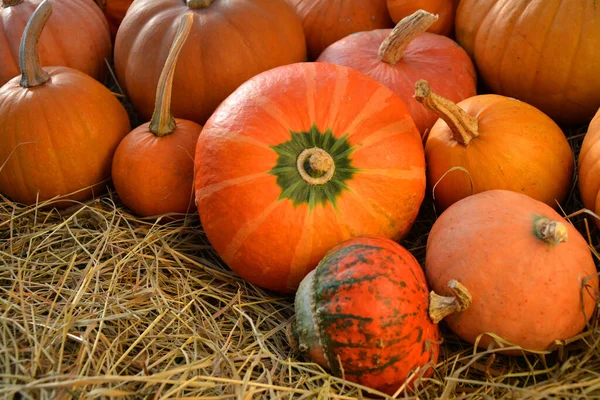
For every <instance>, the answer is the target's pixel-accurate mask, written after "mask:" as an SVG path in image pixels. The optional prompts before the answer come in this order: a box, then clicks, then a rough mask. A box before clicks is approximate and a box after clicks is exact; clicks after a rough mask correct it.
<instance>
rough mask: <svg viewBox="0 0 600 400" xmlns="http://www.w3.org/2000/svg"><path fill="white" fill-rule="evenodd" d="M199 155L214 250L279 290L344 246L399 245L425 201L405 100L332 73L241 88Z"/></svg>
mask: <svg viewBox="0 0 600 400" xmlns="http://www.w3.org/2000/svg"><path fill="white" fill-rule="evenodd" d="M195 157H196V158H195V163H196V178H195V189H196V201H197V204H198V212H199V213H200V220H201V221H202V227H203V229H204V231H205V233H206V235H207V237H208V239H209V241H210V242H211V244H212V245H213V247H214V248H215V250H216V251H217V253H218V254H219V255H220V256H221V258H222V259H223V260H224V261H225V263H227V265H229V267H231V269H232V270H233V271H234V272H236V273H237V274H238V275H240V276H241V277H242V278H244V279H246V280H248V281H250V282H252V283H254V284H256V285H258V286H261V287H264V288H268V289H272V290H276V291H280V292H294V291H295V290H296V289H297V287H298V284H299V283H300V281H301V280H302V278H304V276H305V275H306V274H307V273H308V272H309V271H310V270H312V269H314V268H315V267H316V265H317V263H318V262H319V260H320V259H321V258H322V257H323V255H324V254H325V253H326V252H327V250H329V249H330V248H332V247H333V246H335V245H337V244H338V243H340V242H342V241H344V240H346V239H349V238H351V237H354V236H358V235H363V234H370V235H377V236H383V237H388V238H393V239H400V238H401V237H403V236H404V235H405V234H406V233H407V232H408V230H409V229H410V227H411V226H412V224H413V222H414V220H415V218H416V216H417V214H418V212H419V207H420V205H421V203H422V201H423V197H424V195H425V157H424V154H423V145H422V142H421V139H420V137H419V132H418V131H417V128H416V127H415V124H414V122H413V120H412V118H411V117H410V114H409V113H408V111H407V110H406V107H405V106H404V103H403V102H402V100H401V99H400V98H399V97H398V96H397V95H396V94H394V92H392V91H391V90H390V89H388V88H386V87H385V86H383V85H382V84H381V83H379V82H377V81H376V80H374V79H372V78H370V77H368V76H366V75H364V74H362V73H360V72H358V71H356V70H353V69H350V68H347V67H343V66H339V65H334V64H330V63H297V64H291V65H287V66H282V67H278V68H274V69H271V70H269V71H266V72H264V73H262V74H259V75H257V76H255V77H254V78H252V79H250V80H249V81H247V82H246V83H244V84H243V85H242V86H240V87H239V88H238V89H237V90H236V91H235V92H234V93H233V94H232V95H231V96H229V97H228V98H227V99H226V100H225V101H224V102H223V103H221V105H220V106H219V108H218V109H217V110H216V111H215V113H214V114H213V115H212V116H211V118H210V119H209V120H208V121H207V123H206V125H205V126H204V129H203V131H202V134H201V135H200V137H199V139H198V146H197V148H196V156H195Z"/></svg>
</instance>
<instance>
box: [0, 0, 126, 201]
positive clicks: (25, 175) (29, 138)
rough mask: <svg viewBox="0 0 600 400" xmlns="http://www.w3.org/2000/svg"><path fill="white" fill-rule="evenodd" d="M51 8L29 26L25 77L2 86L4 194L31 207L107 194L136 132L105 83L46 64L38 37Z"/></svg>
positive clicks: (0, 172) (0, 173)
mask: <svg viewBox="0 0 600 400" xmlns="http://www.w3.org/2000/svg"><path fill="white" fill-rule="evenodd" d="M50 4H51V3H49V2H48V0H45V1H43V2H42V3H40V5H39V7H38V8H37V9H36V11H35V12H34V13H33V14H32V16H31V18H30V22H29V23H28V25H27V27H26V28H25V33H24V35H23V41H22V44H21V48H22V50H23V51H22V52H21V56H20V57H21V61H20V64H21V70H22V74H21V75H20V76H17V77H15V78H13V79H11V80H10V81H9V82H8V83H6V84H5V85H4V86H2V87H1V88H0V121H2V122H1V123H0V166H1V168H0V192H2V193H3V194H5V195H6V196H8V197H10V198H11V199H13V200H15V201H18V202H21V203H25V204H35V203H36V202H37V201H40V202H41V201H44V200H48V199H51V198H54V197H55V196H65V198H68V199H72V200H85V199H87V198H89V197H91V196H92V195H93V194H98V193H99V192H102V191H104V190H105V189H106V183H107V182H106V181H107V180H108V179H110V167H111V161H112V156H113V153H114V151H115V149H116V148H117V145H118V144H119V141H120V140H121V139H122V138H123V137H124V136H125V135H126V134H127V132H129V129H130V127H129V119H128V117H127V112H126V111H125V108H123V106H122V105H121V103H120V102H119V101H118V100H117V99H116V98H115V96H113V94H112V93H111V92H110V90H108V89H107V88H106V87H105V86H103V85H102V84H100V83H99V82H98V81H96V80H95V79H93V78H91V77H90V76H88V75H86V74H84V73H83V72H80V71H77V70H75V69H71V68H68V67H45V68H42V67H41V66H40V63H39V59H38V55H37V39H39V36H40V34H41V32H42V29H43V26H44V24H45V22H46V21H47V20H48V18H50V14H51V13H52V7H51V5H50ZM67 195H68V196H67ZM54 205H56V206H64V205H68V202H66V201H64V202H60V203H56V204H54Z"/></svg>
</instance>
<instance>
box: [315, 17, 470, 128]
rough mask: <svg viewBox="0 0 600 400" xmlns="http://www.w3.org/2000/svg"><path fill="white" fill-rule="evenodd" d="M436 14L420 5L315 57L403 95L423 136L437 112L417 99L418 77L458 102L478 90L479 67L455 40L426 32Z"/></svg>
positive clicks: (332, 46)
mask: <svg viewBox="0 0 600 400" xmlns="http://www.w3.org/2000/svg"><path fill="white" fill-rule="evenodd" d="M436 19H437V17H436V16H434V15H432V14H430V13H428V12H426V11H423V10H419V11H417V12H415V13H414V14H412V15H410V16H408V17H406V18H404V19H403V20H402V21H400V22H399V23H398V25H396V27H395V28H394V29H393V30H392V29H377V30H373V31H368V32H358V33H354V34H352V35H349V36H347V37H345V38H344V39H341V40H339V41H337V42H335V43H334V44H332V45H331V46H329V47H328V48H326V49H325V50H324V51H323V53H321V55H320V56H319V58H318V59H317V61H324V62H332V63H335V64H340V65H345V66H347V67H350V68H354V69H357V70H359V71H361V72H363V73H365V74H367V75H369V76H371V77H373V78H375V79H377V80H378V81H379V82H381V83H383V84H384V85H386V86H387V87H389V88H390V89H392V90H393V91H394V92H396V94H397V95H398V96H400V97H401V98H402V99H403V100H404V103H405V104H406V106H407V107H408V110H409V111H410V114H411V116H412V117H413V120H414V121H415V124H416V125H417V128H418V129H419V132H421V135H422V136H423V137H424V138H425V137H426V135H427V131H428V130H429V129H431V127H432V126H433V124H434V123H435V121H437V119H438V116H437V115H436V114H435V113H434V112H431V111H429V110H427V109H426V108H425V107H423V106H422V105H421V104H419V103H417V102H416V101H415V100H414V98H413V94H414V82H416V81H417V80H418V79H427V80H428V81H429V82H431V85H432V86H433V88H434V89H435V90H436V91H437V92H438V93H440V94H441V95H442V96H445V97H447V98H449V99H451V100H452V101H455V102H458V101H460V100H463V99H465V98H467V97H472V96H475V95H476V94H477V77H476V73H475V67H474V66H473V63H472V62H471V59H470V58H469V56H468V55H467V53H466V52H465V51H464V50H463V49H462V48H460V47H459V46H458V45H457V44H456V43H455V42H454V41H453V40H452V39H449V38H447V37H445V36H440V35H435V34H433V33H425V31H426V30H427V28H428V27H429V26H431V24H432V22H434V21H435V20H436Z"/></svg>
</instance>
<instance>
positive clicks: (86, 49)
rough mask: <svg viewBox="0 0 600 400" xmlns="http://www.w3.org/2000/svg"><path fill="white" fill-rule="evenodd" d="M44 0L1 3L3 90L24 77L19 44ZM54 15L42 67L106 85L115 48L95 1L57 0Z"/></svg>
mask: <svg viewBox="0 0 600 400" xmlns="http://www.w3.org/2000/svg"><path fill="white" fill-rule="evenodd" d="M40 3H41V0H0V43H2V45H1V46H0V86H2V85H4V84H5V83H6V82H8V81H9V80H11V79H12V78H14V77H15V76H17V75H19V74H20V70H19V58H18V54H19V44H20V42H21V37H22V35H23V31H24V29H25V24H26V23H27V21H28V20H29V18H30V17H31V15H32V14H33V11H34V10H35V9H36V7H37V6H38V5H39V4H40ZM52 4H53V7H54V13H53V16H52V18H51V19H50V21H48V25H47V26H46V27H45V28H44V33H43V34H42V36H41V37H40V41H39V57H40V63H41V65H42V66H65V67H70V68H74V69H77V70H79V71H82V72H83V73H85V74H87V75H90V76H91V77H93V78H95V79H97V80H99V81H101V82H103V81H104V79H105V77H106V74H107V72H108V67H107V65H106V61H105V59H111V53H112V44H111V42H110V33H109V30H108V24H107V22H106V19H105V18H104V16H103V15H102V12H101V11H100V10H99V9H98V7H97V6H96V5H95V4H94V2H93V1H92V0H77V1H72V0H53V1H52Z"/></svg>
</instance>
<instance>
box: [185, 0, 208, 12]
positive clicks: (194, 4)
mask: <svg viewBox="0 0 600 400" xmlns="http://www.w3.org/2000/svg"><path fill="white" fill-rule="evenodd" d="M212 2H213V0H186V3H187V6H188V7H189V8H191V9H193V10H195V9H198V8H206V7H208V6H210V5H211V4H212Z"/></svg>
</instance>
